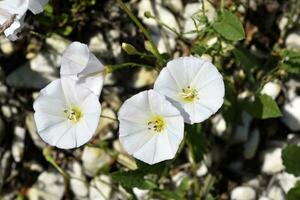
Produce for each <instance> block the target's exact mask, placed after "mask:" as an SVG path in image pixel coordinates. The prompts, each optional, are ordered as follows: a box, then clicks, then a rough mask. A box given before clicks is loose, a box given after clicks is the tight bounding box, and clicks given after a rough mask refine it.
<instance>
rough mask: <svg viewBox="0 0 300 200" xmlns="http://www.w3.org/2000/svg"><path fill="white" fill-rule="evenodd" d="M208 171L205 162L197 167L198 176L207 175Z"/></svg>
mask: <svg viewBox="0 0 300 200" xmlns="http://www.w3.org/2000/svg"><path fill="white" fill-rule="evenodd" d="M207 172H208V169H207V166H206V165H205V163H204V162H202V163H201V165H200V167H199V168H198V169H197V171H196V174H197V176H199V177H201V176H205V175H206V174H207Z"/></svg>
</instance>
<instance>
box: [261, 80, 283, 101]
mask: <svg viewBox="0 0 300 200" xmlns="http://www.w3.org/2000/svg"><path fill="white" fill-rule="evenodd" d="M280 91H281V85H280V84H279V83H277V82H268V83H266V84H265V85H264V87H263V89H262V90H261V93H262V94H266V95H269V96H270V97H272V99H274V100H275V99H276V98H277V97H278V95H279V93H280Z"/></svg>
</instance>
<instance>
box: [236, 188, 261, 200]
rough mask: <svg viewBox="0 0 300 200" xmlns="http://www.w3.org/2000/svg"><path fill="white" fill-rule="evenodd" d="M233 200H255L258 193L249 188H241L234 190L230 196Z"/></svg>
mask: <svg viewBox="0 0 300 200" xmlns="http://www.w3.org/2000/svg"><path fill="white" fill-rule="evenodd" d="M230 199H231V200H255V199H256V192H255V190H254V189H253V188H251V187H248V186H239V187H236V188H234V189H233V190H232V192H231V195H230Z"/></svg>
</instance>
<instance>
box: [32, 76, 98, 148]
mask: <svg viewBox="0 0 300 200" xmlns="http://www.w3.org/2000/svg"><path fill="white" fill-rule="evenodd" d="M33 108H34V110H35V113H34V119H35V122H36V126H37V131H38V134H39V135H40V136H41V138H42V139H43V140H44V141H45V142H46V143H48V144H50V145H52V146H57V147H59V148H62V149H70V148H74V147H79V146H81V145H83V144H85V143H86V142H88V141H89V140H90V139H91V138H92V136H93V134H94V133H95V131H96V128H97V126H98V122H99V119H100V113H101V106H100V103H99V101H98V97H97V96H96V95H95V94H94V93H93V92H91V91H90V90H89V89H87V88H85V87H82V86H78V85H77V84H76V83H75V81H73V80H71V79H65V78H62V79H57V80H55V81H53V82H51V83H50V84H49V85H47V86H46V87H45V88H44V89H42V90H41V92H40V95H39V97H38V98H37V99H36V100H35V102H34V105H33Z"/></svg>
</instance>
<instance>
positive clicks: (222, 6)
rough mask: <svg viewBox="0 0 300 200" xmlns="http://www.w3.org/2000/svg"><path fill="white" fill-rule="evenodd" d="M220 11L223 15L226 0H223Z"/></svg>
mask: <svg viewBox="0 0 300 200" xmlns="http://www.w3.org/2000/svg"><path fill="white" fill-rule="evenodd" d="M220 10H221V13H222V12H223V11H224V0H221V5H220Z"/></svg>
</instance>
